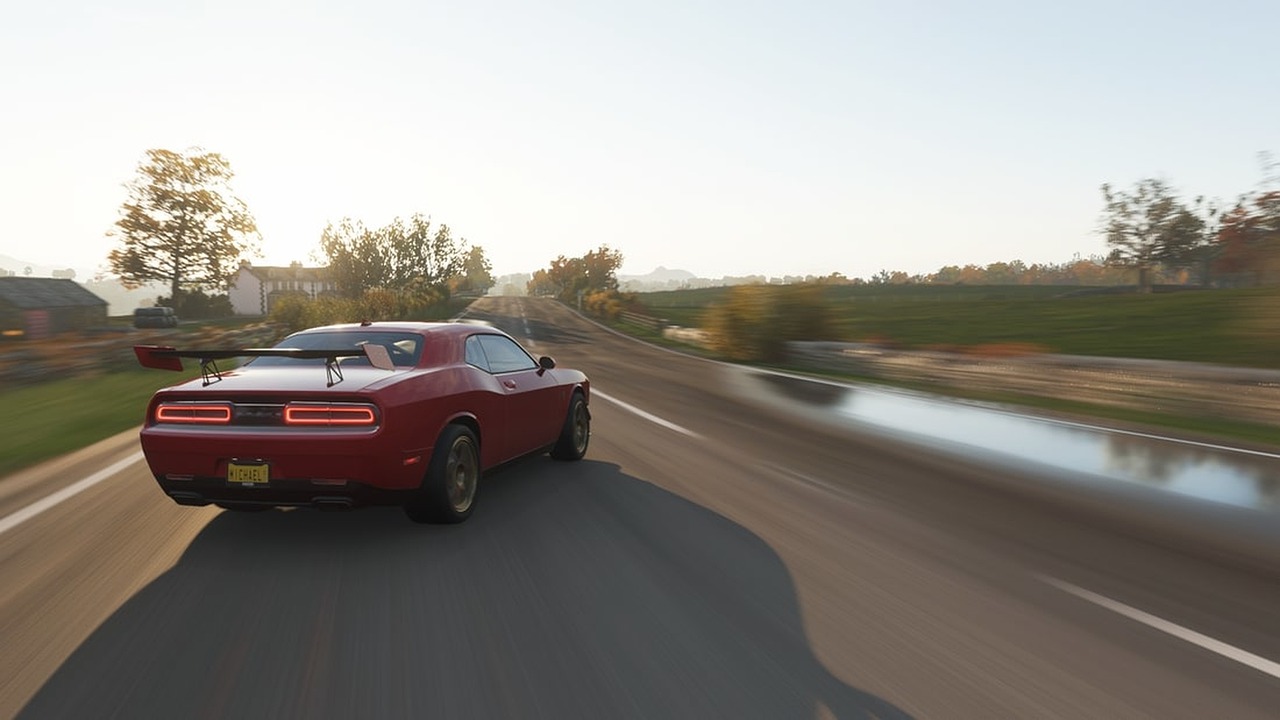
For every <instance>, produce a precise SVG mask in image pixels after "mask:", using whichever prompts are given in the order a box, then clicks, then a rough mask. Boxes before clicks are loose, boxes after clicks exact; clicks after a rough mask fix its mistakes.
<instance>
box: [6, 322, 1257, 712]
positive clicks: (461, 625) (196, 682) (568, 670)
mask: <svg viewBox="0 0 1280 720" xmlns="http://www.w3.org/2000/svg"><path fill="white" fill-rule="evenodd" d="M472 315H475V316H478V317H481V318H483V319H487V320H489V321H491V322H493V323H494V324H496V325H499V326H500V327H503V328H504V329H506V330H508V331H510V332H512V333H513V334H514V335H516V336H517V337H518V338H520V339H521V340H522V341H525V342H527V343H528V345H529V346H530V348H531V350H533V351H534V352H535V353H545V354H550V355H553V356H554V357H555V358H556V359H557V361H558V362H559V363H560V364H561V365H564V366H571V367H578V368H581V369H583V370H585V371H586V372H587V373H588V374H589V375H590V376H591V379H592V385H593V391H594V393H595V395H594V399H593V401H592V414H593V435H592V441H591V447H590V450H589V451H588V454H587V458H586V460H584V461H583V462H580V463H574V464H563V463H557V462H554V461H552V460H550V459H548V458H546V457H539V458H533V459H530V460H527V461H523V462H521V463H518V464H516V465H514V466H512V467H510V468H507V469H504V470H502V471H500V472H498V473H495V474H492V475H490V476H488V477H486V479H485V483H484V484H483V486H482V490H481V495H480V497H479V501H478V502H479V504H478V505H477V508H476V514H475V515H474V516H473V517H472V519H471V520H470V521H469V522H468V523H466V524H464V525H461V526H456V527H421V526H415V525H412V524H410V523H409V522H407V521H406V520H405V519H404V518H403V517H402V516H401V515H400V513H399V512H398V511H397V510H394V509H368V510H361V511H356V512H351V513H332V514H330V513H318V512H311V511H292V512H274V513H260V514H232V513H223V512H219V511H218V510H215V509H189V508H180V507H178V506H176V505H174V504H173V503H171V502H170V501H169V500H168V499H167V498H165V497H164V496H163V495H162V494H161V493H160V491H159V490H158V489H157V488H156V487H155V485H154V482H153V481H152V480H151V479H150V478H149V477H148V476H147V475H146V472H145V469H144V466H143V464H142V463H141V462H140V459H139V457H138V456H137V443H136V440H135V438H134V437H133V436H132V435H131V434H127V435H124V436H121V437H118V438H115V439H113V440H111V441H107V442H105V443H103V444H101V445H99V446H95V447H94V448H90V449H87V450H86V451H83V452H81V453H78V454H76V455H74V456H69V457H67V458H63V459H61V460H58V461H55V462H54V463H51V464H48V465H46V466H42V467H40V468H37V469H35V470H32V471H30V472H26V473H23V474H20V475H18V476H14V477H10V478H6V479H4V480H0V717H10V716H14V715H17V716H20V717H31V718H44V717H130V718H131V717H164V718H174V717H236V718H251V717H271V718H280V717H307V718H311V717H343V718H347V717H449V718H453V717H503V718H506V717H545V718H571V717H586V718H621V717H647V718H684V717H690V718H712V717H724V718H750V717H760V718H804V717H836V718H864V717H865V718H872V717H875V718H894V717H922V718H923V717H946V718H952V717H974V718H994V717H1001V718H1006V717H1007V718H1012V717H1018V718H1043V717H1068V718H1120V717H1160V718H1174V717H1187V718H1203V717H1222V718H1227V717H1230V718H1251V717H1259V718H1261V717H1275V715H1276V712H1277V710H1276V709H1277V708H1280V665H1276V662H1277V661H1280V612H1277V611H1276V609H1277V608H1280V579H1278V577H1277V575H1276V574H1275V572H1274V570H1273V569H1272V568H1269V567H1264V566H1259V565H1257V564H1253V563H1250V562H1248V561H1247V560H1245V559H1243V558H1238V557H1234V556H1223V555H1219V554H1216V553H1215V552H1213V551H1210V550H1205V551H1203V552H1198V551H1196V550H1195V549H1194V544H1193V543H1188V542H1187V541H1186V539H1185V538H1181V539H1180V538H1176V537H1170V538H1160V537H1154V536H1152V535H1151V534H1150V533H1142V532H1135V531H1133V530H1132V529H1131V528H1126V527H1125V526H1123V525H1118V524H1116V523H1115V522H1114V521H1110V520H1102V519H1099V518H1096V517H1094V516H1091V515H1089V514H1087V513H1082V512H1080V511H1079V510H1078V509H1076V508H1068V507H1062V506H1059V505H1057V504H1055V503H1053V502H1050V501H1048V500H1046V499H1045V498H1039V497H1035V496H1024V495H1023V494H1020V493H1016V492H1009V491H1007V490H1004V489H1001V488H1000V487H999V486H996V485H992V484H990V483H988V482H985V481H986V480H988V479H990V477H989V476H990V473H991V472H993V471H991V470H987V469H984V468H983V467H981V466H980V465H976V464H971V463H961V462H958V461H955V460H950V459H946V458H940V457H934V456H931V455H929V454H927V453H924V452H922V451H920V450H919V449H915V448H912V447H909V446H905V445H898V444H896V443H894V442H892V441H890V440H885V439H883V438H871V437H863V436H859V435H857V434H855V433H854V432H852V431H850V430H849V429H847V428H846V429H841V428H837V427H835V426H831V427H826V426H822V425H819V424H815V423H812V422H810V421H807V420H804V419H802V418H800V417H798V416H792V415H789V414H786V413H784V412H781V411H779V410H777V409H776V408H775V407H774V406H772V405H771V404H769V403H767V402H762V401H760V400H759V399H757V398H752V397H748V396H744V395H743V394H742V393H741V392H740V391H739V390H740V387H741V385H740V384H739V383H737V382H736V381H735V377H734V371H733V370H731V369H729V368H726V367H724V366H721V365H718V364H714V363H709V362H706V361H701V360H697V359H692V358H687V357H684V356H680V355H676V354H673V353H669V352H666V351H663V350H659V349H654V348H650V347H647V346H644V345H641V344H639V343H636V342H634V341H632V340H629V339H626V338H623V337H620V336H616V335H613V334H611V333H609V332H608V331H606V330H604V329H601V328H599V327H597V326H595V325H594V324H591V323H589V322H586V321H584V320H582V319H580V318H578V317H576V316H575V315H574V314H572V313H570V312H569V311H567V310H565V309H564V308H562V307H560V306H558V305H555V304H553V303H550V302H545V301H535V300H529V299H515V298H510V299H486V300H483V301H481V302H480V303H478V304H477V305H476V306H475V310H474V311H473V312H472ZM81 481H94V482H93V484H92V485H91V487H88V489H84V490H82V491H81V492H78V493H75V494H73V495H70V491H68V492H67V493H66V494H69V495H70V497H68V498H67V499H65V500H64V501H62V502H57V503H54V502H53V501H52V500H47V501H44V505H46V506H48V507H47V509H44V510H43V511H42V512H39V513H36V514H32V511H30V510H24V508H31V507H32V503H37V502H41V501H42V499H44V498H49V497H50V496H51V494H53V493H56V492H58V491H59V490H62V489H64V488H71V487H73V486H75V484H76V483H78V482H81ZM86 484H87V482H86ZM57 499H58V498H57V496H54V498H53V500H57ZM36 509H39V506H37V507H36ZM15 513H21V514H18V515H15ZM1188 548H1191V549H1190V550H1189V549H1188Z"/></svg>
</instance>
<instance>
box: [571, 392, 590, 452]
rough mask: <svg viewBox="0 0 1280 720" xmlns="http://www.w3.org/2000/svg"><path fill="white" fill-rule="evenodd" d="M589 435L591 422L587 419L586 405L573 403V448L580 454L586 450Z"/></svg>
mask: <svg viewBox="0 0 1280 720" xmlns="http://www.w3.org/2000/svg"><path fill="white" fill-rule="evenodd" d="M589 437H591V424H590V421H589V420H588V419H587V406H586V405H583V404H582V403H575V404H574V406H573V449H574V451H575V452H576V453H577V454H579V455H581V454H582V453H584V452H586V451H587V438H589Z"/></svg>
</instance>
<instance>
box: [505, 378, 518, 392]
mask: <svg viewBox="0 0 1280 720" xmlns="http://www.w3.org/2000/svg"><path fill="white" fill-rule="evenodd" d="M502 385H503V387H505V388H507V389H508V390H515V389H516V383H515V381H514V380H503V381H502Z"/></svg>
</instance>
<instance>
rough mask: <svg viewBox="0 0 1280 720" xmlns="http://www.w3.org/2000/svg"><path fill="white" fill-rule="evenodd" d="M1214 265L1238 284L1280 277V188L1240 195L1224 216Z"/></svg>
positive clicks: (1273, 279) (1255, 283)
mask: <svg viewBox="0 0 1280 720" xmlns="http://www.w3.org/2000/svg"><path fill="white" fill-rule="evenodd" d="M1216 246H1217V249H1218V251H1219V254H1218V257H1217V258H1216V261H1215V267H1216V269H1217V271H1218V272H1219V273H1222V274H1224V275H1227V276H1230V277H1231V278H1232V279H1234V280H1235V282H1236V283H1237V284H1241V281H1242V280H1243V281H1244V283H1245V284H1253V285H1259V284H1262V283H1266V282H1274V281H1276V280H1277V279H1278V278H1280V190H1272V191H1268V192H1260V193H1257V194H1254V195H1253V196H1249V197H1244V198H1241V200H1240V201H1239V202H1238V203H1237V204H1236V205H1235V207H1233V208H1231V209H1230V210H1228V211H1227V212H1226V213H1224V214H1223V216H1222V224H1221V228H1220V229H1219V231H1218V233H1217V242H1216Z"/></svg>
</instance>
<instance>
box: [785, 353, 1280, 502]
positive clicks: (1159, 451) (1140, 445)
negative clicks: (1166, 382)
mask: <svg viewBox="0 0 1280 720" xmlns="http://www.w3.org/2000/svg"><path fill="white" fill-rule="evenodd" d="M765 377H766V378H767V380H766V382H767V383H768V384H769V385H771V386H773V387H774V388H775V389H778V390H781V391H783V393H784V394H786V395H788V396H789V397H791V398H793V399H795V400H800V401H802V402H807V403H810V404H817V405H824V406H826V407H828V408H830V409H831V410H832V411H833V412H836V413H839V414H840V415H842V416H844V417H847V418H850V419H853V420H856V421H858V422H860V423H864V424H867V425H870V426H873V427H876V428H880V429H883V430H889V431H893V432H894V433H895V434H899V435H908V436H915V437H917V438H918V439H921V440H926V441H932V442H935V443H936V442H939V441H941V442H944V443H948V444H954V445H960V446H964V447H965V448H966V449H969V450H978V451H982V452H983V453H985V454H989V455H993V456H997V457H1004V458H1007V459H1016V460H1020V461H1026V462H1032V463H1038V464H1041V465H1047V466H1050V467H1055V468H1062V469H1066V470H1071V471H1074V472H1083V473H1087V474H1089V475H1094V476H1101V477H1105V478H1109V479H1113V480H1119V481H1124V482H1133V483H1140V484H1143V485H1147V486H1150V487H1155V488H1158V489H1161V490H1166V491H1169V492H1175V493H1179V494H1182V495H1188V496H1192V497H1197V498H1201V499H1205V500H1211V501H1214V502H1219V503H1226V504H1229V505H1235V506H1239V507H1246V508H1252V509H1257V510H1266V511H1271V512H1277V511H1280V455H1268V454H1261V453H1259V454H1249V453H1246V452H1239V451H1232V450H1230V449H1227V448H1214V447H1206V446H1197V445H1188V444H1184V443H1179V442H1176V441H1173V440H1164V439H1160V438H1154V437H1145V436H1141V435H1134V434H1126V433H1122V432H1115V431H1109V430H1105V429H1102V428H1090V427H1083V426H1079V425H1075V424H1072V423H1065V422H1059V421H1054V420H1047V419H1039V418H1033V417H1028V416H1025V415H1018V414H1015V413H1012V412H1007V411H1003V410H998V409H994V408H988V407H982V406H978V405H973V404H965V403H958V402H954V401H944V400H933V399H930V398H928V397H924V396H919V395H912V394H907V393H903V392H893V391H886V390H877V389H867V388H857V389H854V388H845V387H842V386H837V385H825V386H824V387H826V388H828V390H826V391H825V392H824V393H823V397H822V398H821V399H820V400H817V401H816V402H815V398H814V392H815V391H814V390H812V389H811V388H812V387H813V385H814V384H813V383H810V382H807V381H804V380H799V379H794V378H787V377H781V376H765ZM801 385H807V386H809V388H810V389H805V390H800V386H801ZM800 393H803V395H802V394H800Z"/></svg>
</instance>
